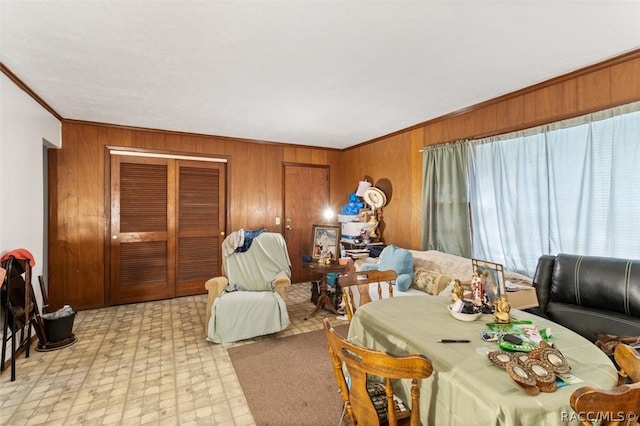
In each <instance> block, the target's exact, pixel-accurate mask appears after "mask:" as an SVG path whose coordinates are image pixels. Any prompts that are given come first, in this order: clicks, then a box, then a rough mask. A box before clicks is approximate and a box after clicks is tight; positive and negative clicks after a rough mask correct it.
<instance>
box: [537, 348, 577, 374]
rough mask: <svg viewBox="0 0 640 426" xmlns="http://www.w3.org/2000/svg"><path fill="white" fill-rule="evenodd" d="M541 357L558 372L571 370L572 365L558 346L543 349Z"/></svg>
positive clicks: (562, 372)
mask: <svg viewBox="0 0 640 426" xmlns="http://www.w3.org/2000/svg"><path fill="white" fill-rule="evenodd" d="M540 359H541V360H542V361H545V362H546V363H547V364H549V366H550V367H551V368H552V369H553V371H554V372H555V373H557V374H564V373H568V372H569V371H570V370H571V366H570V365H569V363H568V362H567V359H566V358H565V357H564V355H562V352H560V351H559V350H557V349H556V348H552V347H548V348H544V349H542V352H541V354H540Z"/></svg>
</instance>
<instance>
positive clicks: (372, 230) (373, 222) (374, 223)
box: [367, 216, 378, 240]
mask: <svg viewBox="0 0 640 426" xmlns="http://www.w3.org/2000/svg"><path fill="white" fill-rule="evenodd" d="M367 223H368V224H369V238H370V239H372V240H374V239H376V238H378V234H377V233H376V229H378V220H377V219H376V217H375V216H371V219H369V221H368V222H367Z"/></svg>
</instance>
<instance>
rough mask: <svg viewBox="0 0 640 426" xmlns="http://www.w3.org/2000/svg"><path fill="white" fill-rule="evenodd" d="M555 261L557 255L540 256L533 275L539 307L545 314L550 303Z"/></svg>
mask: <svg viewBox="0 0 640 426" xmlns="http://www.w3.org/2000/svg"><path fill="white" fill-rule="evenodd" d="M555 262H556V256H552V255H542V256H540V258H539V259H538V265H537V266H536V273H535V275H534V276H533V286H534V287H535V289H536V296H537V297H538V308H539V310H540V311H541V312H542V313H543V314H544V313H545V312H546V311H547V304H548V303H549V295H550V293H551V282H552V277H553V268H554V266H555Z"/></svg>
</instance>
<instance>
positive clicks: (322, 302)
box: [302, 262, 348, 320]
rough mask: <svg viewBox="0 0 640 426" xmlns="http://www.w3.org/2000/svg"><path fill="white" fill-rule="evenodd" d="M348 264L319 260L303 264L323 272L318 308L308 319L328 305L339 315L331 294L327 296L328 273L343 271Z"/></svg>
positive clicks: (319, 272) (329, 308) (305, 266)
mask: <svg viewBox="0 0 640 426" xmlns="http://www.w3.org/2000/svg"><path fill="white" fill-rule="evenodd" d="M347 266H348V265H340V264H339V263H332V264H331V265H323V264H320V263H318V262H309V263H304V264H303V265H302V267H303V268H307V269H311V270H312V271H314V272H317V273H318V274H322V281H320V295H319V296H318V303H317V304H316V309H315V310H314V311H313V312H312V313H311V315H309V316H308V317H307V318H305V320H306V319H308V318H311V317H313V316H314V315H315V314H317V313H318V311H319V310H320V309H321V308H322V307H323V306H326V307H327V309H328V310H329V311H331V312H332V313H334V314H336V315H338V311H336V309H335V308H334V307H333V304H332V303H331V300H330V299H329V296H327V274H329V273H331V272H341V271H344V270H346V269H347Z"/></svg>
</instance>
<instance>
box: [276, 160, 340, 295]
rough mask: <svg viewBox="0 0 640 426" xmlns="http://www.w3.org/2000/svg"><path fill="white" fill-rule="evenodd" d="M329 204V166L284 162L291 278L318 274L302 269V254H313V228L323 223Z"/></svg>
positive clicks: (310, 277) (304, 278) (307, 278)
mask: <svg viewBox="0 0 640 426" xmlns="http://www.w3.org/2000/svg"><path fill="white" fill-rule="evenodd" d="M328 206H329V167H328V166H314V165H301V164H285V165H284V217H285V223H284V225H285V234H284V236H285V240H286V242H287V248H288V250H289V257H290V258H291V281H292V282H294V283H300V282H305V281H311V280H316V279H317V278H318V277H317V276H316V275H317V274H313V273H311V272H310V271H308V270H306V269H303V268H302V256H303V255H308V256H311V253H312V245H313V241H312V236H311V233H312V227H313V225H314V224H321V223H324V218H323V214H324V211H325V210H326V209H327V207H328Z"/></svg>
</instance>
